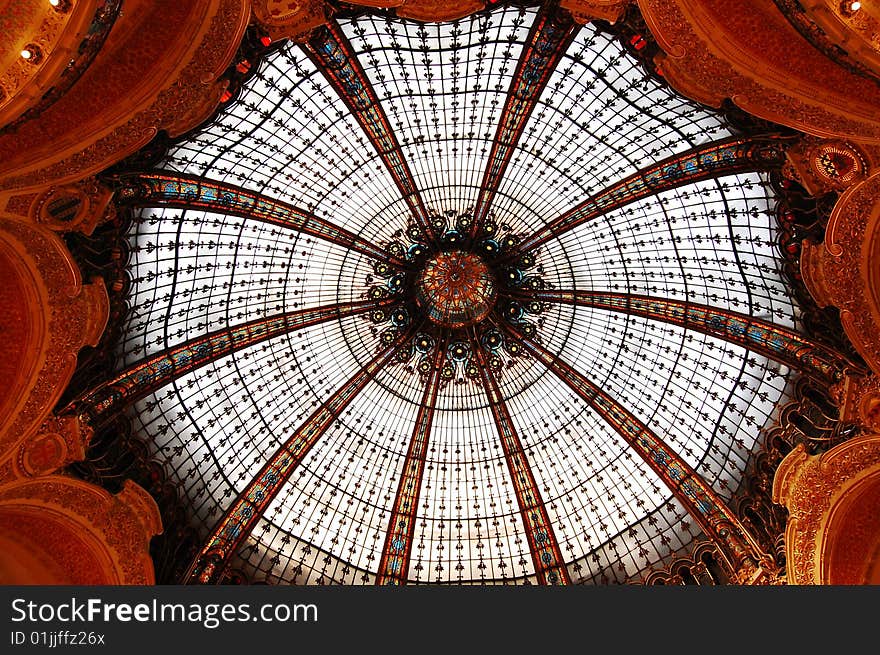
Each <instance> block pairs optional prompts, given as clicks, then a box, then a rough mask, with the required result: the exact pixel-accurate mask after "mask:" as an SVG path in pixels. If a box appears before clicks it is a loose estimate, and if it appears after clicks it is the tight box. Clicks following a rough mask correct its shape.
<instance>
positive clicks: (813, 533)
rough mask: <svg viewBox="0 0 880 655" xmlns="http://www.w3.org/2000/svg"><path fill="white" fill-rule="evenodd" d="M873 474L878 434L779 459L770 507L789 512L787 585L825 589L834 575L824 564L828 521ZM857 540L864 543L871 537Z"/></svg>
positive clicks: (879, 463)
mask: <svg viewBox="0 0 880 655" xmlns="http://www.w3.org/2000/svg"><path fill="white" fill-rule="evenodd" d="M874 470H880V434H876V433H874V434H866V435H862V436H858V437H854V438H852V439H850V440H848V441H845V442H844V443H842V444H840V445H838V446H835V447H834V448H832V449H831V450H829V451H828V452H826V453H823V454H822V455H816V456H810V455H808V454H807V451H806V449H805V448H804V446H803V445H802V444H799V445H798V446H797V447H796V448H795V449H794V450H793V451H792V452H790V453H789V454H788V455H787V456H786V457H785V459H783V460H782V462H781V463H780V465H779V468H778V469H777V471H776V477H775V479H774V481H773V502H775V503H779V504H781V505H784V506H785V507H786V508H787V509H788V512H789V518H788V523H787V525H786V528H785V548H786V561H787V576H788V582H789V584H798V585H810V584H828V583H829V578H832V579H833V576H834V575H835V571H833V570H831V569H832V568H833V567H831V568H829V562H827V561H825V558H826V555H828V554H829V553H827V552H826V551H827V548H826V547H825V546H827V544H828V538H829V535H828V533H827V529H828V525H829V521H830V520H831V519H832V518H833V515H834V513H835V510H836V508H838V507H839V506H841V505H842V503H845V502H846V498H847V492H848V491H851V489H852V488H853V485H855V484H857V483H858V481H859V480H860V479H861V478H863V477H865V476H873V475H874V473H872V471H874ZM874 509H876V508H874ZM850 527H853V526H850ZM862 537H863V538H864V539H865V540H869V539H871V538H872V535H870V534H864V535H862ZM847 538H848V539H850V540H852V544H853V545H854V544H855V541H856V540H857V539H858V536H857V535H856V533H854V532H849V531H848V534H847ZM873 538H874V539H876V535H873Z"/></svg>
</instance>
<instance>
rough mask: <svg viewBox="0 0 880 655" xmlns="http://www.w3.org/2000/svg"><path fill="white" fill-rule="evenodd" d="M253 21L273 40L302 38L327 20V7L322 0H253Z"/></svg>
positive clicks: (296, 39)
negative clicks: (283, 0) (294, 0)
mask: <svg viewBox="0 0 880 655" xmlns="http://www.w3.org/2000/svg"><path fill="white" fill-rule="evenodd" d="M251 9H252V11H253V14H254V21H255V22H256V23H257V24H258V25H260V26H261V27H262V28H263V29H264V30H266V33H267V34H268V35H269V37H270V38H271V39H272V40H273V41H278V40H280V39H293V40H295V41H300V40H304V39H305V38H306V37H307V36H308V35H309V32H311V31H312V30H313V29H314V28H316V27H318V26H319V25H323V24H324V23H326V22H327V14H328V11H329V9H328V7H327V6H326V5H325V3H324V2H323V0H299V1H298V2H282V1H281V0H253V1H252V3H251Z"/></svg>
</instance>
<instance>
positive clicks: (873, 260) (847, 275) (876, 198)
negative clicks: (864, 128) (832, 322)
mask: <svg viewBox="0 0 880 655" xmlns="http://www.w3.org/2000/svg"><path fill="white" fill-rule="evenodd" d="M878 256H880V173H875V174H874V175H872V176H871V177H869V178H868V179H866V180H863V181H862V182H859V183H857V184H854V185H853V186H851V187H850V188H849V189H847V190H846V191H845V192H844V193H843V194H842V195H841V196H840V198H839V199H838V201H837V204H836V205H835V206H834V210H833V211H832V212H831V217H830V218H829V219H828V226H827V227H826V229H825V241H824V243H822V244H818V245H816V244H811V243H809V242H808V241H805V242H804V243H803V248H802V251H801V273H802V275H803V278H804V283H805V284H806V286H807V289H808V290H809V291H810V293H811V294H812V295H813V297H814V298H815V299H816V302H817V303H818V304H819V305H820V306H822V307H824V306H827V305H834V306H836V307H838V308H840V320H841V323H842V324H843V328H844V330H845V332H846V334H847V336H848V337H849V339H850V341H852V343H853V345H854V346H855V348H856V350H858V352H859V354H860V355H861V356H862V357H863V358H864V359H865V362H866V363H867V364H868V366H870V367H871V369H872V370H873V371H874V372H875V373H880V268H878V267H877V265H876V264H877V261H880V260H878Z"/></svg>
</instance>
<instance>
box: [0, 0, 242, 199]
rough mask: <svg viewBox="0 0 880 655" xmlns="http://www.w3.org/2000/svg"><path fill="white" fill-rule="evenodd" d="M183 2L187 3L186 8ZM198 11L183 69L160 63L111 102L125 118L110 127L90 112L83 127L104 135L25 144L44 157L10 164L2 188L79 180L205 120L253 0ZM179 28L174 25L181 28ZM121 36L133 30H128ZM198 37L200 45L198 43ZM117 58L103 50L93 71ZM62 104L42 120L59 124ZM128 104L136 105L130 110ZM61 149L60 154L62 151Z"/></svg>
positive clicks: (215, 0) (223, 0) (217, 0)
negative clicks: (94, 121)
mask: <svg viewBox="0 0 880 655" xmlns="http://www.w3.org/2000/svg"><path fill="white" fill-rule="evenodd" d="M182 6H185V7H188V5H182ZM151 10H154V11H157V12H160V11H161V8H155V9H154V8H153V7H151ZM193 11H194V10H193ZM135 13H136V12H135ZM199 15H200V16H202V19H201V20H202V24H201V25H189V26H187V32H188V33H189V34H191V35H192V37H191V38H192V41H191V42H187V43H186V46H187V48H188V50H187V51H186V52H185V53H181V56H182V57H183V59H182V60H181V61H180V63H179V64H178V65H177V67H176V68H173V69H171V70H168V68H169V67H168V65H167V63H166V64H165V65H162V66H158V65H157V66H156V71H154V72H153V78H150V77H147V78H146V81H145V82H142V83H141V86H142V88H138V89H137V93H132V94H131V97H129V96H128V95H123V96H122V97H120V98H118V99H117V100H116V102H115V104H112V105H110V110H108V113H110V114H112V115H118V116H120V117H121V120H118V119H110V118H108V122H109V123H110V125H113V127H112V128H111V129H109V130H108V129H107V126H106V124H105V125H101V126H98V127H95V126H92V125H91V123H90V119H93V117H92V116H88V117H85V120H84V122H86V123H89V126H88V128H83V130H86V129H89V130H94V129H99V130H100V132H93V133H87V132H83V130H80V131H76V132H74V133H73V136H71V135H70V133H69V132H65V133H64V137H65V138H67V139H69V140H68V141H65V142H64V144H63V146H58V145H56V149H55V150H54V151H53V150H52V149H49V148H48V145H49V144H48V143H47V142H45V137H44V140H43V141H40V142H39V143H36V142H35V143H34V144H33V145H31V144H22V145H24V147H25V149H26V150H27V151H28V152H29V153H31V154H32V155H33V156H39V157H40V159H38V160H33V159H32V160H29V161H27V162H15V163H14V164H12V163H10V167H7V168H5V169H3V171H2V172H0V187H2V188H5V189H32V188H34V187H41V186H42V187H45V186H48V185H50V184H55V185H62V184H67V183H72V182H76V181H78V180H81V179H82V178H84V177H87V176H89V175H94V174H96V173H98V172H100V171H102V170H104V169H106V168H107V167H108V166H110V165H112V164H114V163H116V162H117V161H119V160H120V159H122V158H124V157H126V156H128V155H130V154H132V153H133V152H135V151H137V150H138V149H139V148H141V147H142V146H144V145H146V144H147V143H148V142H149V141H150V140H151V139H152V138H153V137H154V136H155V135H156V134H157V133H158V131H159V130H165V131H167V132H168V133H169V134H170V135H171V136H176V135H178V134H180V133H182V132H185V131H187V130H189V129H191V128H193V127H195V126H196V125H197V124H198V123H199V122H201V121H202V120H204V119H205V118H207V117H208V116H209V115H210V114H211V112H213V111H214V109H215V108H216V107H217V105H218V104H219V101H220V97H221V95H222V93H223V91H224V90H225V86H226V84H225V82H223V81H219V78H220V76H221V75H222V74H223V73H224V71H225V70H226V68H227V67H228V66H229V63H230V62H231V61H232V58H233V57H234V55H235V52H236V50H237V48H238V45H239V43H240V41H241V39H242V37H243V35H244V31H245V29H246V28H247V25H248V20H249V18H250V2H249V0H212V1H211V2H210V3H206V5H205V9H204V10H203V11H202V12H201V13H200V14H199ZM120 20H123V19H120ZM157 20H158V16H157ZM180 27H181V26H175V29H180ZM120 33H121V34H125V35H127V32H125V30H122V29H120ZM120 38H122V37H120ZM132 38H134V37H132ZM111 39H112V35H111ZM192 42H194V43H195V44H197V45H192ZM113 45H114V47H115V48H116V49H117V50H118V49H120V48H124V47H125V45H126V44H120V43H115V42H114V44H113ZM108 49H111V50H112V48H110V47H109V46H105V50H108ZM111 55H112V53H105V52H102V53H101V55H99V56H98V58H97V59H96V62H95V64H93V68H95V67H103V68H102V70H103V71H104V72H105V74H109V72H108V71H111V70H113V69H112V66H110V64H111V62H108V61H107V60H106V58H107V57H110V56H111ZM168 63H174V60H173V59H170V60H169V62H168ZM89 72H90V73H91V72H92V71H89ZM169 73H170V75H169ZM108 83H109V81H108ZM79 86H80V85H77V87H74V89H73V90H72V91H71V92H70V93H69V94H68V96H66V97H65V98H64V99H63V100H67V101H68V102H67V103H66V104H67V105H70V104H71V103H72V102H74V99H73V96H76V95H77V94H76V91H77V89H78V88H79ZM117 91H119V89H117ZM60 104H62V103H61V102H59V103H56V104H55V105H54V106H53V107H51V108H50V109H49V110H48V111H47V112H46V113H45V114H44V115H43V116H42V117H41V122H42V121H49V122H50V123H52V122H54V123H55V124H56V125H57V123H58V121H59V120H60V114H62V113H63V108H61V107H59V105H60ZM126 106H129V107H130V108H131V109H130V111H129V112H127V113H126V112H125V108H126ZM66 108H67V109H69V108H70V107H69V106H68V107H66ZM50 115H51V116H52V118H51V119H50V118H49V116H50ZM64 120H65V121H66V122H67V123H68V124H69V123H71V122H73V124H75V123H76V118H75V117H71V116H66V117H65V119H64ZM28 127H29V124H28V123H26V124H24V125H23V126H22V128H21V129H22V130H24V129H25V128H28ZM55 129H58V128H55ZM65 129H67V128H65ZM28 135H29V136H28V138H29V139H32V140H34V139H39V138H40V136H39V133H36V132H34V131H33V130H31V131H29V132H28ZM16 136H17V135H15V134H13V135H6V139H7V140H6V146H5V147H7V148H8V147H9V143H10V142H9V141H8V139H10V138H12V139H14V138H15V137H16ZM2 148H4V145H3V142H2V141H0V150H2ZM35 149H36V150H38V151H39V153H38V154H35V153H36V150H35ZM59 152H60V153H61V154H56V153H59ZM22 171H23V172H22ZM4 175H5V176H6V177H5V178H4V177H3V176H4Z"/></svg>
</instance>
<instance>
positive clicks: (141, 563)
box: [0, 475, 162, 585]
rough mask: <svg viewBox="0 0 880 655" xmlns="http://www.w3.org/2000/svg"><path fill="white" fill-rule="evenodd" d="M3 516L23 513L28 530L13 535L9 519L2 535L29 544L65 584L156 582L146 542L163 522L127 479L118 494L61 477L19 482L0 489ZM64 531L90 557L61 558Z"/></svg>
mask: <svg viewBox="0 0 880 655" xmlns="http://www.w3.org/2000/svg"><path fill="white" fill-rule="evenodd" d="M4 516H11V517H13V520H14V519H15V518H17V517H24V518H25V519H26V520H28V522H29V525H28V527H29V530H28V531H26V532H24V533H21V534H16V533H15V532H14V531H11V530H10V529H9V521H7V522H6V523H5V527H6V529H5V530H2V532H0V539H2V540H5V541H10V540H11V541H13V542H15V543H18V544H20V545H21V546H22V547H30V548H31V550H32V551H34V556H35V558H38V559H39V558H42V559H44V560H49V561H47V568H48V567H50V566H51V567H54V568H56V569H57V568H59V566H60V567H61V568H62V570H63V572H64V574H65V575H66V577H67V580H66V581H65V582H68V583H70V584H77V583H79V584H82V581H86V580H87V581H90V582H91V583H92V584H137V585H146V584H154V582H155V579H154V573H153V562H152V560H151V559H150V554H149V544H150V539H151V538H152V537H153V536H154V535H157V534H161V532H162V520H161V517H160V514H159V508H158V507H157V506H156V503H155V501H154V500H153V498H152V497H151V496H150V495H149V494H148V493H147V492H146V491H144V489H142V488H141V487H139V486H138V485H137V484H135V483H134V482H132V481H130V480H127V481H126V482H125V484H124V486H123V488H122V491H120V492H119V493H118V494H116V495H112V494H110V493H109V492H107V491H105V490H104V489H101V488H100V487H96V486H95V485H93V484H90V483H88V482H84V481H82V480H77V479H75V478H70V477H64V476H57V475H52V476H47V477H41V478H35V479H28V480H19V481H16V482H12V483H10V484H6V485H3V486H2V487H0V518H2V517H4ZM2 525H4V523H3V522H2V521H0V526H2ZM68 535H76V537H77V539H76V541H77V544H76V546H77V547H78V548H79V553H80V554H82V553H83V552H88V553H90V554H91V555H93V557H91V558H84V557H64V553H66V552H70V548H71V544H70V543H69V541H68V539H66V537H67V536H68ZM88 559H91V560H92V562H101V563H105V564H106V568H104V569H103V570H100V571H94V570H92V569H91V568H87V562H88ZM84 560H85V561H84ZM96 578H97V580H96Z"/></svg>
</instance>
